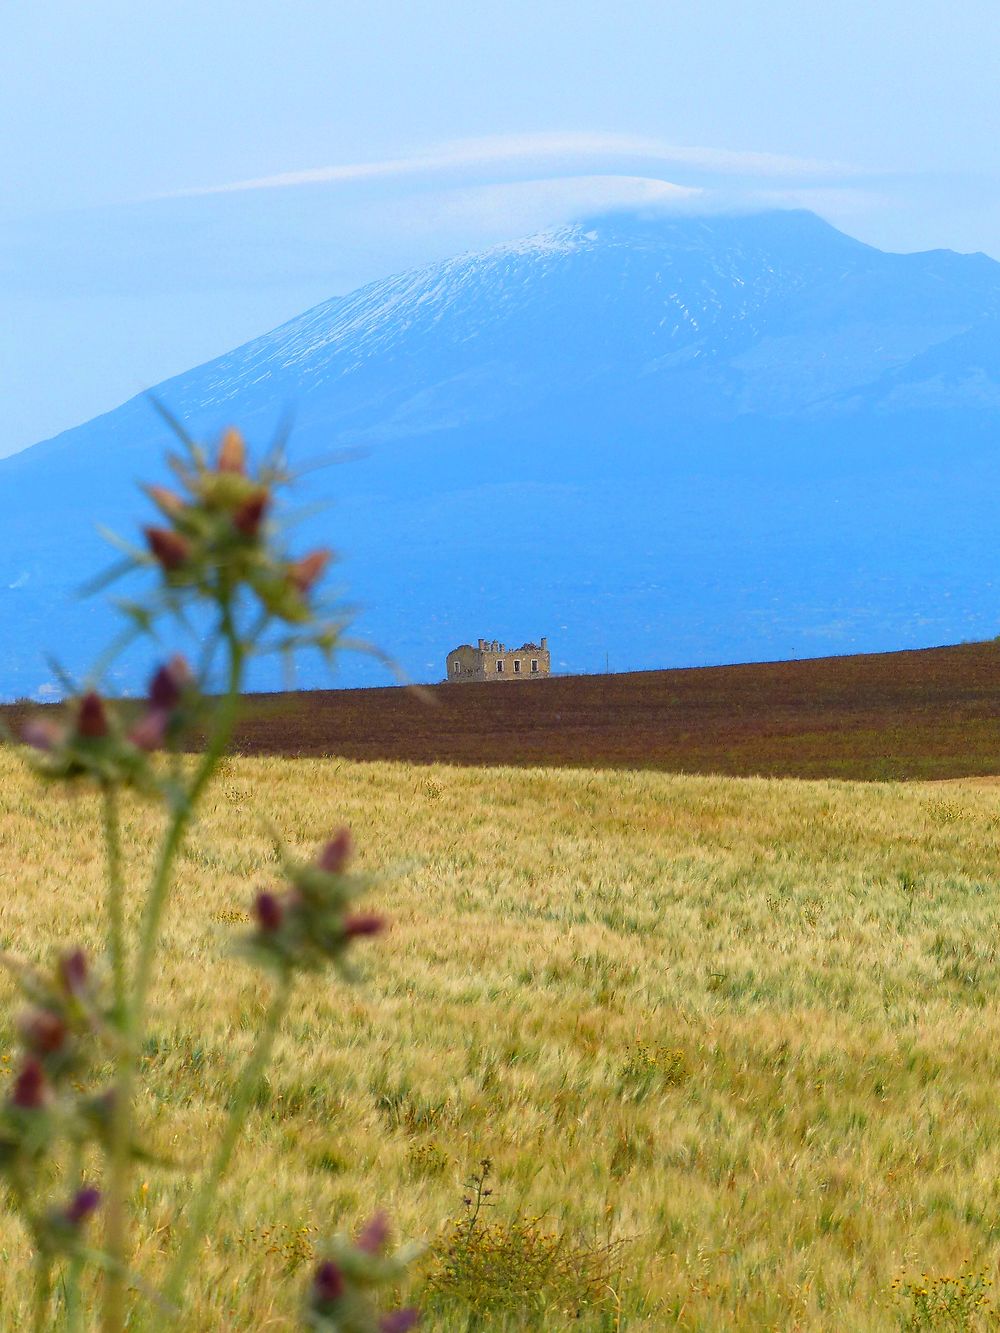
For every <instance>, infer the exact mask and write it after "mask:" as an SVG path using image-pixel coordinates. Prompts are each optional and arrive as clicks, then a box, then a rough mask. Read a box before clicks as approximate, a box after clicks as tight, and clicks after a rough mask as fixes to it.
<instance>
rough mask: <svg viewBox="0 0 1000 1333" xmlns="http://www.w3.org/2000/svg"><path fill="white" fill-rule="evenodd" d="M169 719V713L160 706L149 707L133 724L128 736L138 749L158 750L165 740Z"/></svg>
mask: <svg viewBox="0 0 1000 1333" xmlns="http://www.w3.org/2000/svg"><path fill="white" fill-rule="evenodd" d="M169 720H170V718H169V715H168V714H167V713H165V712H164V710H163V709H162V708H151V709H150V710H149V712H148V713H146V714H145V716H143V717H141V718H140V719H139V721H138V722H137V723H136V724H135V726H134V727H133V728H132V730H131V731H130V732H129V734H128V738H129V740H130V741H131V742H132V744H133V745H136V746H138V748H139V749H140V750H158V749H159V748H160V746H161V745H162V744H163V742H164V740H166V736H167V723H168V722H169Z"/></svg>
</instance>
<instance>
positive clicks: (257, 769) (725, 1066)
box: [0, 751, 1000, 1333]
mask: <svg viewBox="0 0 1000 1333" xmlns="http://www.w3.org/2000/svg"><path fill="white" fill-rule="evenodd" d="M93 814H94V810H93V808H92V805H91V803H90V801H89V800H87V799H82V800H80V801H71V800H68V799H62V798H59V797H54V796H53V795H52V794H50V793H47V792H43V791H42V790H41V789H40V788H38V787H36V786H35V785H34V784H33V782H31V781H30V780H29V779H28V778H26V777H25V776H24V775H23V774H22V772H21V770H20V768H19V766H18V765H17V763H16V761H15V759H14V758H13V757H12V756H11V755H10V754H9V752H6V751H0V943H2V944H3V946H5V947H8V948H12V949H16V950H19V951H22V952H25V953H28V954H30V955H33V956H36V957H39V956H42V955H44V954H46V953H47V951H48V950H49V949H50V948H52V947H54V946H55V945H56V944H58V943H60V942H64V941H67V940H75V939H83V940H84V941H91V942H96V941H97V940H98V938H99V936H100V929H101V923H100V920H99V917H98V915H97V914H96V912H95V906H94V905H95V903H96V901H97V898H98V878H99V874H100V869H101V862H100V849H99V846H98V845H97V842H96V840H95V837H94V831H93V830H94V823H93ZM264 817H272V818H273V819H274V820H275V822H276V824H277V825H278V827H279V828H280V830H281V832H282V834H283V835H284V836H285V838H286V839H287V840H288V841H289V842H290V843H291V844H293V845H295V846H297V847H300V848H301V849H302V850H303V851H305V850H312V848H313V847H314V846H315V845H317V844H318V843H319V842H320V841H321V839H322V838H323V837H324V836H325V835H326V834H327V833H328V832H329V830H330V828H331V827H332V826H333V825H336V824H338V823H340V822H346V823H349V824H350V825H351V826H352V828H353V829H354V831H355V834H356V837H357V841H358V844H359V848H360V860H361V862H362V864H363V865H364V866H366V867H368V868H377V869H383V870H385V871H387V872H392V878H391V879H389V880H387V882H386V884H385V886H384V888H383V889H382V890H381V891H380V892H379V893H378V894H377V895H376V898H377V903H376V904H373V905H377V906H379V907H383V908H384V909H386V910H387V911H388V912H390V914H391V915H392V917H393V918H394V922H395V927H394V930H393V932H392V934H391V935H390V936H389V937H388V938H386V939H385V940H382V941H376V942H375V943H374V944H373V945H372V946H371V950H370V954H369V957H368V972H369V977H370V979H369V981H368V982H367V984H366V985H365V986H363V987H361V988H359V989H355V990H351V991H345V990H344V989H342V988H341V987H339V986H337V985H336V984H333V983H332V982H326V981H324V982H322V983H319V982H314V983H309V984H307V985H306V986H304V987H303V990H302V991H301V992H300V995H299V1000H298V1003H297V1005H296V1006H295V1009H294V1013H293V1018H292V1021H291V1024H290V1026H289V1028H288V1030H287V1032H286V1035H285V1037H284V1039H283V1040H282V1042H281V1043H280V1044H279V1047H278V1051H277V1061H276V1064H275V1066H274V1068H273V1070H272V1072H271V1075H270V1077H269V1080H268V1083H267V1085H266V1086H264V1087H262V1088H261V1090H260V1095H259V1098H258V1105H257V1108H256V1110H255V1113H254V1115H253V1116H252V1118H251V1122H250V1126H249V1133H248V1138H247V1141H246V1143H245V1144H244V1147H243V1149H242V1151H241V1152H240V1154H239V1157H238V1159H237V1162H236V1165H235V1171H234V1175H233V1178H232V1180H231V1182H230V1184H229V1186H228V1187H227V1188H226V1190H225V1193H224V1196H223V1201H222V1207H221V1210H220V1215H219V1217H218V1220H217V1224H216V1226H215V1228H214V1236H213V1241H212V1244H211V1246H210V1247H208V1248H206V1251H205V1253H204V1255H203V1258H202V1262H201V1263H200V1265H199V1269H198V1273H197V1281H196V1290H195V1292H194V1296H195V1300H194V1305H193V1313H192V1316H191V1319H190V1321H189V1324H188V1325H186V1327H189V1328H190V1329H192V1330H195V1329H197V1330H209V1329H211V1330H228V1329H232V1330H237V1329H238V1330H249V1329H254V1330H257V1329H290V1328H292V1327H294V1313H295V1308H296V1300H297V1295H298V1290H299V1289H300V1288H301V1282H302V1279H303V1276H304V1272H303V1265H304V1264H305V1263H306V1262H307V1261H308V1259H309V1257H310V1255H311V1253H312V1246H313V1244H314V1242H315V1240H316V1237H317V1236H318V1235H322V1234H323V1233H325V1232H327V1231H332V1230H333V1229H335V1228H338V1227H341V1226H344V1225H347V1224H353V1222H355V1221H356V1220H357V1219H359V1218H361V1217H362V1215H364V1214H365V1213H367V1212H368V1211H369V1210H370V1208H371V1207H372V1206H373V1205H374V1204H381V1205H384V1206H385V1207H387V1208H388V1209H389V1210H390V1211H391V1213H392V1215H393V1217H394V1218H395V1219H396V1220H397V1224H398V1229H399V1231H400V1232H401V1233H402V1234H404V1235H406V1236H426V1237H427V1238H428V1239H430V1240H431V1241H434V1240H435V1239H436V1238H438V1239H439V1241H440V1242H441V1243H442V1244H443V1243H444V1242H445V1239H446V1238H447V1237H450V1236H452V1235H453V1234H454V1224H455V1219H456V1215H457V1214H461V1212H462V1208H461V1199H462V1194H463V1182H464V1181H466V1180H468V1178H469V1177H470V1174H471V1173H473V1172H474V1171H475V1169H476V1165H477V1163H478V1162H479V1161H480V1159H482V1158H484V1157H488V1158H490V1159H491V1162H492V1174H491V1183H492V1185H493V1187H494V1189H495V1194H494V1196H493V1197H492V1198H491V1200H490V1203H491V1205H493V1206H492V1207H491V1208H490V1211H489V1219H488V1220H489V1225H490V1226H491V1227H492V1228H493V1231H492V1232H491V1233H490V1234H491V1236H492V1237H493V1241H494V1242H495V1241H496V1238H497V1237H498V1236H501V1237H502V1236H504V1235H508V1234H510V1235H520V1234H521V1233H520V1232H519V1231H518V1228H519V1227H521V1228H523V1227H528V1226H530V1227H534V1228H535V1231H536V1234H537V1235H538V1236H540V1237H541V1239H540V1240H531V1238H530V1237H529V1239H528V1241H525V1240H524V1239H523V1236H522V1239H521V1241H519V1242H518V1243H520V1244H522V1245H527V1244H530V1245H532V1246H534V1249H532V1250H531V1251H530V1253H531V1254H532V1255H535V1254H539V1253H543V1252H544V1249H545V1245H546V1244H547V1243H548V1242H547V1241H546V1240H545V1237H546V1236H553V1235H558V1236H560V1237H561V1238H562V1242H561V1244H562V1247H563V1248H562V1250H561V1252H563V1253H567V1252H570V1253H572V1252H578V1253H580V1254H584V1253H586V1254H590V1255H598V1254H599V1253H600V1252H602V1251H603V1250H606V1249H607V1247H609V1246H610V1247H611V1249H610V1250H609V1251H608V1252H609V1253H612V1254H614V1255H615V1256H616V1258H615V1265H614V1268H613V1270H611V1271H609V1272H608V1273H607V1279H608V1280H607V1287H608V1290H607V1292H606V1293H605V1294H604V1295H601V1294H597V1295H596V1296H595V1295H594V1293H593V1292H591V1293H590V1294H589V1295H588V1296H587V1297H586V1299H587V1300H588V1301H590V1302H591V1304H589V1305H587V1306H586V1307H581V1308H582V1309H583V1313H582V1316H581V1318H580V1319H576V1318H574V1315H575V1313H576V1311H575V1310H573V1309H571V1308H570V1307H571V1306H572V1304H573V1293H572V1291H570V1292H569V1294H568V1295H567V1292H566V1290H564V1288H563V1287H561V1286H558V1285H556V1286H553V1287H552V1289H551V1291H548V1289H546V1288H545V1284H544V1282H542V1284H541V1287H540V1294H539V1293H536V1294H535V1296H534V1300H535V1304H534V1306H533V1309H532V1312H530V1317H531V1318H532V1319H534V1320H535V1326H538V1327H542V1328H545V1329H553V1330H557V1329H559V1328H562V1327H566V1328H569V1327H573V1328H579V1327H598V1328H607V1329H615V1328H619V1327H620V1328H623V1329H638V1328H650V1329H653V1328H655V1329H662V1328H670V1327H675V1326H676V1327H679V1328H684V1329H698V1330H724V1329H727V1330H728V1329H733V1328H746V1329H768V1328H770V1329H781V1330H785V1329H837V1330H841V1329H851V1330H858V1331H859V1333H861V1331H863V1330H867V1329H891V1328H895V1327H898V1326H899V1324H900V1320H901V1318H902V1317H903V1316H905V1315H906V1314H907V1313H908V1311H907V1309H906V1307H905V1302H901V1300H900V1297H899V1295H898V1294H897V1293H896V1292H894V1291H893V1289H892V1283H893V1280H894V1279H895V1278H897V1277H898V1276H899V1275H900V1274H901V1273H902V1274H904V1275H907V1274H909V1275H911V1276H919V1274H920V1273H921V1272H923V1271H926V1272H927V1273H928V1274H930V1275H931V1279H930V1280H934V1278H935V1277H937V1276H940V1275H944V1274H949V1273H951V1274H957V1273H958V1272H959V1270H960V1269H961V1267H962V1265H963V1263H968V1264H971V1265H972V1268H973V1270H974V1271H977V1272H978V1271H981V1270H986V1271H987V1272H988V1273H989V1274H990V1275H991V1276H992V1275H993V1274H994V1273H995V1270H996V1267H997V1261H998V1259H1000V1183H998V1182H1000V1095H998V1092H1000V1011H998V1004H997V1000H998V996H1000V960H998V954H997V940H998V929H997V924H998V912H1000V896H998V887H1000V886H998V870H1000V789H998V788H996V787H987V786H975V785H972V784H952V785H949V786H948V787H947V788H941V787H937V788H935V787H932V786H929V785H928V786H920V785H910V786H898V785H889V784H885V785H878V786H861V785H851V784H837V783H829V782H820V783H811V784H810V783H800V782H794V781H768V780H757V779H747V780H741V779H723V778H692V777H671V776H667V775H662V774H655V773H615V772H603V773H593V772H588V771H583V770H562V771H558V772H557V771H548V770H524V769H521V770H511V769H492V770H490V769H482V770H473V769H449V768H443V767H439V768H428V767H424V768H419V769H414V768H410V767H407V766H404V765H390V764H372V765H362V764H351V763H337V762H334V761H324V760H299V761H294V762H292V761H285V760H277V759H257V760H249V759H247V760H236V761H232V762H230V763H229V764H228V765H227V768H226V772H225V774H224V776H223V778H222V780H221V781H220V783H219V785H218V787H217V789H216V791H215V794H214V796H213V797H211V798H210V803H209V807H208V809H207V810H206V813H205V818H204V820H203V822H202V823H201V825H200V826H199V828H198V830H197V833H196V835H195V838H194V840H193V843H192V845H191V847H190V849H189V850H188V851H187V852H186V853H185V855H184V856H183V857H182V860H181V864H180V882H179V885H178V892H177V896H176V898H175V901H174V904H173V907H172V910H171V912H170V916H169V921H168V926H167V932H166V940H165V951H164V955H163V959H162V966H161V970H160V975H159V978H158V985H157V991H156V1002H157V1006H158V1007H157V1012H156V1014H155V1018H154V1023H153V1030H154V1032H155V1034H156V1036H155V1040H154V1041H152V1042H151V1043H150V1045H149V1049H148V1052H147V1058H146V1061H145V1078H146V1087H147V1088H148V1096H147V1097H146V1098H145V1100H144V1104H143V1105H142V1107H141V1110H142V1114H143V1117H144V1119H145V1122H146V1124H147V1126H148V1129H149V1134H150V1137H151V1138H152V1140H153V1142H154V1144H155V1145H156V1146H157V1147H158V1148H159V1149H161V1150H162V1151H164V1152H166V1153H167V1154H169V1155H171V1156H173V1157H174V1158H176V1159H177V1160H179V1161H180V1162H182V1163H184V1164H194V1163H197V1162H198V1161H200V1160H201V1159H202V1158H203V1156H204V1153H205V1149H206V1144H207V1143H208V1141H209V1140H210V1136H211V1134H212V1133H213V1131H214V1130H215V1129H217V1127H218V1126H219V1124H220V1121H221V1111H222V1107H223V1106H224V1104H225V1101H226V1097H227V1095H228V1091H229V1089H230V1087H231V1082H232V1079H233V1076H234V1072H235V1070H236V1068H237V1062H238V1059H239V1057H240V1054H241V1052H242V1051H244V1050H245V1049H246V1047H247V1046H248V1044H249V1041H250V1039H251V1034H252V1031H253V1028H254V1026H255V1024H256V1022H257V1020H258V1019H259V1017H260V1013H261V1009H262V1006H263V1003H264V1000H265V991H264V986H265V983H264V982H263V981H261V980H260V979H259V978H258V977H257V975H256V974H255V973H254V972H253V971H252V970H251V969H250V968H248V967H247V966H245V965H244V964H243V963H241V962H240V961H238V960H236V959H234V958H231V957H229V956H228V955H227V939H228V938H229V937H230V935H231V933H232V932H233V930H234V929H237V928H238V926H239V922H240V920H241V919H242V914H243V911H244V909H245V906H246V904H247V902H248V901H249V898H250V895H251V891H252V889H253V887H254V886H255V885H257V884H259V883H261V882H264V881H266V878H267V876H268V874H269V862H270V852H269V848H268V843H267V840H266V837H265V836H264V835H263V833H262V828H261V824H262V819H263V818H264ZM151 820H152V816H150V815H149V814H148V813H147V812H146V811H145V809H143V808H140V807H131V808H130V809H129V811H128V825H129V827H128V828H127V830H126V836H127V838H128V841H129V842H130V843H136V844H139V846H140V848H141V849H142V850H141V851H140V852H137V853H136V856H135V863H134V866H133V870H134V872H135V873H136V874H138V873H139V870H140V864H139V863H140V860H142V859H144V857H145V855H146V850H147V849H148V847H149V845H150V842H151V839H152V836H153V834H154V832H155V830H154V829H153V827H152V826H151ZM4 987H5V988H4V992H3V1000H4V1005H5V1009H6V1012H7V1014H8V1016H9V1013H10V1005H9V998H10V997H9V992H8V991H7V989H6V983H4ZM9 1026H10V1025H9V1021H8V1022H7V1023H6V1025H5V1034H4V1041H5V1042H6V1041H7V1040H8V1038H9ZM0 1054H2V1053H0ZM188 1187H189V1186H188V1184H187V1181H186V1178H182V1177H180V1176H178V1175H176V1174H171V1173H170V1172H168V1171H165V1170H160V1169H151V1170H150V1171H149V1172H148V1173H147V1174H146V1177H145V1179H144V1180H143V1181H142V1183H141V1187H140V1189H139V1190H138V1192H137V1197H136V1207H137V1210H138V1215H139V1219H140V1223H141V1230H142V1252H143V1256H144V1258H145V1259H146V1260H148V1261H151V1262H153V1263H154V1264H155V1262H156V1256H157V1255H158V1254H160V1253H162V1252H163V1251H165V1250H166V1249H167V1248H168V1247H169V1245H170V1243H171V1237H170V1233H169V1229H168V1221H169V1218H170V1216H171V1215H172V1213H173V1211H174V1208H175V1206H176V1204H177V1203H178V1201H179V1200H181V1199H182V1198H183V1197H184V1194H185V1191H186V1190H187V1189H188ZM539 1219H540V1220H539ZM622 1240H624V1241H626V1242H627V1243H626V1244H625V1245H624V1246H618V1245H616V1244H615V1243H616V1242H619V1241H622ZM491 1243H492V1242H491ZM0 1257H2V1259H3V1268H2V1271H0V1284H3V1287H2V1290H0V1310H2V1326H3V1327H5V1328H6V1327H10V1328H13V1327H16V1326H17V1324H18V1320H19V1317H20V1312H19V1309H18V1305H17V1297H16V1292H17V1290H18V1287H19V1283H20V1281H21V1278H22V1276H23V1272H24V1263H25V1260H24V1246H23V1244H22V1241H21V1238H20V1237H19V1235H18V1234H17V1231H16V1228H15V1226H14V1224H13V1223H12V1222H10V1221H7V1220H3V1219H0ZM507 1258H509V1256H507ZM477 1271H479V1272H480V1279H479V1280H482V1271H481V1265H480V1269H478V1270H477ZM296 1273H297V1274H298V1276H293V1274H296ZM487 1280H488V1275H487ZM499 1280H501V1279H500V1278H499V1277H498V1281H499ZM425 1296H426V1301H427V1302H429V1303H430V1304H429V1314H428V1317H427V1320H426V1324H425V1326H426V1327H427V1328H429V1329H435V1330H437V1329H440V1330H445V1329H447V1330H461V1329H465V1328H471V1327H473V1326H474V1324H473V1322H471V1321H470V1319H469V1312H468V1310H466V1309H465V1308H464V1307H463V1305H462V1303H461V1300H460V1299H456V1298H455V1293H454V1292H451V1293H450V1295H449V1296H448V1302H447V1303H443V1302H444V1301H445V1298H444V1296H442V1295H438V1296H433V1295H432V1294H431V1293H430V1292H426V1293H425ZM547 1301H548V1302H550V1304H549V1308H548V1309H546V1308H545V1306H546V1302H547ZM435 1302H437V1303H436V1304H435ZM539 1311H542V1313H539ZM508 1313H509V1312H508ZM509 1317H510V1318H511V1319H512V1321H513V1322H512V1323H511V1325H510V1326H511V1327H527V1326H531V1325H530V1324H529V1312H527V1311H524V1312H521V1313H520V1314H518V1313H517V1312H516V1311H515V1312H514V1313H513V1314H510V1316H509ZM977 1317H978V1316H977ZM488 1326H489V1327H493V1325H492V1324H490V1325H488ZM913 1326H916V1325H913ZM920 1326H923V1325H920ZM928 1326H929V1325H928ZM942 1326H943V1325H942ZM949 1326H952V1325H949ZM955 1326H958V1325H955ZM962 1326H963V1327H964V1326H968V1327H970V1328H971V1327H975V1324H973V1323H970V1324H968V1325H962Z"/></svg>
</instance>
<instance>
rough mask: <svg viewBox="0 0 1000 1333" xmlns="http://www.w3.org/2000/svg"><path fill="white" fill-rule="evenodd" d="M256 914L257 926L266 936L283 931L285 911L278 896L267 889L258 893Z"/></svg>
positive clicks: (255, 905) (255, 906)
mask: <svg viewBox="0 0 1000 1333" xmlns="http://www.w3.org/2000/svg"><path fill="white" fill-rule="evenodd" d="M254 912H255V913H256V915H257V924H258V925H259V926H260V928H261V930H262V931H264V933H265V934H266V935H273V934H274V933H275V931H277V930H280V929H281V923H282V921H283V920H284V916H285V909H284V906H283V904H282V902H281V899H280V898H279V897H278V895H277V894H275V893H269V892H268V891H267V890H266V889H265V890H263V891H262V892H261V893H258V894H257V900H256V902H255V903H254Z"/></svg>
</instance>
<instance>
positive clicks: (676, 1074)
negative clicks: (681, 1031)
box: [619, 1041, 691, 1100]
mask: <svg viewBox="0 0 1000 1333" xmlns="http://www.w3.org/2000/svg"><path fill="white" fill-rule="evenodd" d="M690 1072H691V1071H690V1068H689V1066H688V1059H687V1056H686V1055H685V1053H684V1052H683V1051H682V1050H679V1049H678V1048H676V1047H670V1046H647V1045H646V1043H645V1042H643V1041H637V1042H636V1043H635V1044H634V1046H632V1047H631V1048H630V1049H629V1053H628V1055H627V1056H626V1058H625V1060H624V1061H623V1063H622V1066H621V1070H620V1072H619V1077H620V1080H621V1083H622V1085H623V1088H624V1089H629V1090H631V1092H632V1093H633V1095H634V1096H635V1097H636V1098H637V1099H638V1100H641V1099H642V1098H643V1097H645V1096H646V1095H647V1094H648V1093H650V1092H652V1091H653V1090H654V1089H656V1088H675V1087H678V1086H679V1085H680V1084H681V1083H683V1082H685V1080H686V1079H687V1078H688V1077H689V1075H690Z"/></svg>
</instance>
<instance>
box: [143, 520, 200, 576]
mask: <svg viewBox="0 0 1000 1333" xmlns="http://www.w3.org/2000/svg"><path fill="white" fill-rule="evenodd" d="M145 534H146V545H147V546H148V547H149V550H150V553H151V555H152V556H153V557H154V559H155V560H157V561H158V563H159V564H160V565H162V566H163V568H164V569H166V570H174V569H179V568H180V567H181V565H183V564H184V562H185V561H186V560H187V558H188V556H190V554H191V544H190V542H188V541H187V540H186V539H185V538H184V537H182V536H181V535H180V533H178V532H171V530H170V529H169V528H146V529H145Z"/></svg>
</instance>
